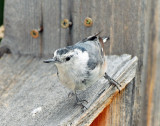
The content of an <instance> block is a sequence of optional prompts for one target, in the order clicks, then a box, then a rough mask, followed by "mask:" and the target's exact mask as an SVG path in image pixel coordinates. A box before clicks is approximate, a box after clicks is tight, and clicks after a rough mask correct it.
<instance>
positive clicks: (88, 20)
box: [84, 17, 93, 27]
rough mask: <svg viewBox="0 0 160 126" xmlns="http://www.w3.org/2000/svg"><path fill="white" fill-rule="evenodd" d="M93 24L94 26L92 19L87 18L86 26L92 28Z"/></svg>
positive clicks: (85, 20)
mask: <svg viewBox="0 0 160 126" xmlns="http://www.w3.org/2000/svg"><path fill="white" fill-rule="evenodd" d="M92 24H93V21H92V18H90V17H86V18H85V19H84V25H85V26H86V27H90V26H92Z"/></svg>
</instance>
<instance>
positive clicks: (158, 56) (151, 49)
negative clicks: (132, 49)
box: [140, 0, 160, 126]
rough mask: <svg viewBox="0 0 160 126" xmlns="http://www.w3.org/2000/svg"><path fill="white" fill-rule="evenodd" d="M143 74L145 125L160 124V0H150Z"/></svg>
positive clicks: (143, 119) (142, 122)
mask: <svg viewBox="0 0 160 126" xmlns="http://www.w3.org/2000/svg"><path fill="white" fill-rule="evenodd" d="M145 15H146V20H147V22H146V27H145V31H146V32H145V41H146V44H145V45H144V48H145V50H144V52H145V53H144V68H145V69H144V70H143V72H144V74H143V76H142V77H143V81H142V87H143V95H142V99H143V104H142V115H141V116H142V117H143V118H142V121H141V124H140V125H143V126H160V93H159V92H160V0H154V1H148V4H147V6H146V13H145Z"/></svg>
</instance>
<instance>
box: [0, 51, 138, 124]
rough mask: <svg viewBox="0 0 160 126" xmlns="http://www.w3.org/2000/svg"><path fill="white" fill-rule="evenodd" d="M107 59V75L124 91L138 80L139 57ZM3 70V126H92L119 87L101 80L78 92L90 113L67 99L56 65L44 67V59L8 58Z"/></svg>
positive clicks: (0, 108) (0, 100) (0, 74)
mask: <svg viewBox="0 0 160 126" xmlns="http://www.w3.org/2000/svg"><path fill="white" fill-rule="evenodd" d="M106 58H107V65H108V69H107V73H108V75H110V76H111V77H112V78H114V79H115V80H116V81H118V82H119V83H120V84H121V85H122V87H121V90H122V89H124V88H125V87H126V85H127V84H128V83H129V82H130V81H131V80H132V79H133V78H134V77H135V74H136V66H137V60H138V59H137V57H133V58H132V57H131V55H128V54H123V55H121V56H116V55H112V56H108V57H106ZM0 69H1V71H0V80H1V81H0V88H1V90H0V113H1V117H0V120H1V121H2V122H1V124H2V125H6V124H7V125H52V126H54V125H55V126H57V125H60V126H63V125H64V126H66V125H71V126H85V125H90V124H91V123H92V121H93V120H94V119H95V118H96V117H97V116H98V115H99V114H100V113H101V112H102V111H103V109H104V108H105V107H106V106H107V105H109V104H110V102H111V100H112V99H113V96H115V95H116V94H117V93H118V89H117V88H116V87H114V86H113V85H111V86H110V84H109V83H108V81H107V80H106V79H104V78H101V79H100V80H99V81H98V82H96V83H95V84H94V85H92V86H91V87H89V88H88V89H87V90H86V91H83V92H79V97H80V98H82V99H86V100H87V101H88V102H89V103H88V104H86V106H87V108H88V109H87V110H83V111H82V108H81V106H78V105H75V103H76V99H75V96H72V97H68V93H69V92H70V90H69V89H67V88H65V87H63V85H61V84H60V82H59V80H58V78H57V76H56V67H55V66H54V64H44V63H43V59H36V58H33V57H31V56H25V57H24V56H15V55H6V54H5V55H4V56H3V57H2V58H1V59H0ZM102 91H103V92H102ZM100 92H102V93H101V94H100ZM5 115H7V118H6V117H5ZM14 115H16V116H14Z"/></svg>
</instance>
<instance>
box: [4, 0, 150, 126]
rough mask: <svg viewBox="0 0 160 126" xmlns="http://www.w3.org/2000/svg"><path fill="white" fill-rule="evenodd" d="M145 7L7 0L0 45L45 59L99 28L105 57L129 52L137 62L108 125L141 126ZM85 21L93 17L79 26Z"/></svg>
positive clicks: (105, 1) (127, 0)
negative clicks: (105, 40) (104, 41)
mask: <svg viewBox="0 0 160 126" xmlns="http://www.w3.org/2000/svg"><path fill="white" fill-rule="evenodd" d="M147 4H148V2H147V1H145V0H137V1H132V0H119V1H113V0H101V1H98V2H97V1H96V0H85V1H82V0H75V1H74V0H60V1H56V0H46V1H43V0H34V1H32V0H23V1H22V0H15V1H14V2H13V1H10V0H5V13H4V15H5V18H4V23H5V28H6V31H5V38H4V39H3V41H2V45H1V46H3V45H8V46H10V48H11V51H12V53H13V54H17V53H18V54H23V55H26V54H29V55H32V56H47V57H49V56H51V55H52V54H53V52H54V50H55V49H57V48H59V47H64V46H66V45H70V44H72V43H76V42H77V41H79V40H81V39H83V38H84V37H87V36H89V35H91V34H93V33H95V32H97V31H100V30H103V32H102V36H104V35H105V36H108V35H110V42H109V43H107V44H106V45H105V49H106V52H107V54H117V55H120V54H123V53H128V54H131V55H132V56H135V55H136V56H138V58H139V60H138V68H137V74H136V75H137V78H136V79H135V81H133V82H132V83H133V84H130V85H128V86H127V87H126V89H125V90H124V91H123V92H121V93H120V94H118V95H117V98H116V99H114V100H113V102H112V103H111V105H110V107H108V110H107V112H109V113H108V115H109V116H107V120H110V121H108V122H107V123H108V125H114V124H117V125H139V121H140V120H141V119H140V115H141V109H140V105H141V101H142V100H141V96H142V90H143V87H142V86H141V81H142V79H141V76H142V68H143V55H144V45H145V44H146V41H145V40H144V38H145V34H144V28H145V21H146V22H147V16H146V15H147V14H146V13H145V12H146V10H145V9H146V8H145V7H146V5H147ZM86 17H91V18H92V19H93V26H92V27H89V28H87V27H85V26H84V25H83V22H84V19H85V18H86ZM64 18H67V19H69V20H70V21H72V23H73V25H72V27H70V28H68V29H63V28H61V26H60V23H61V20H63V19H64ZM41 25H43V27H44V30H43V32H42V33H41V34H40V37H38V38H37V39H34V38H32V37H31V36H30V31H31V30H32V29H37V28H39V27H40V26H41ZM117 115H119V116H117Z"/></svg>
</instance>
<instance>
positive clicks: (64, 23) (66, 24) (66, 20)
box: [61, 19, 72, 28]
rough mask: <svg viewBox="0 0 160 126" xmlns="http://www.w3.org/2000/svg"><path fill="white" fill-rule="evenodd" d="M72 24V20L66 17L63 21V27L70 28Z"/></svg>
mask: <svg viewBox="0 0 160 126" xmlns="http://www.w3.org/2000/svg"><path fill="white" fill-rule="evenodd" d="M71 25H72V22H70V21H69V20H68V19H64V20H62V21H61V26H62V28H68V27H69V26H71Z"/></svg>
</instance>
